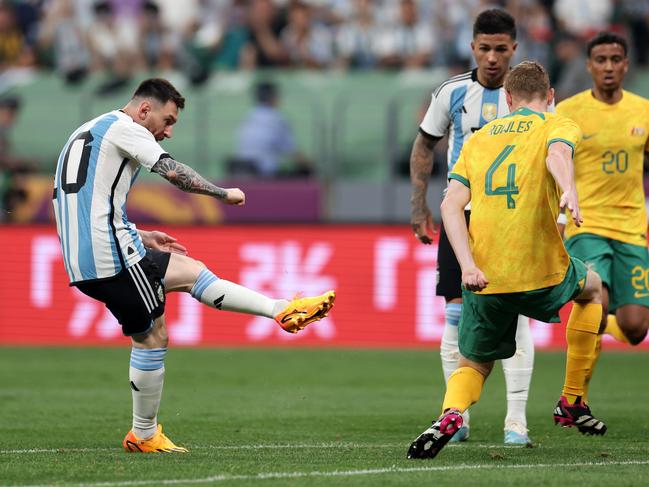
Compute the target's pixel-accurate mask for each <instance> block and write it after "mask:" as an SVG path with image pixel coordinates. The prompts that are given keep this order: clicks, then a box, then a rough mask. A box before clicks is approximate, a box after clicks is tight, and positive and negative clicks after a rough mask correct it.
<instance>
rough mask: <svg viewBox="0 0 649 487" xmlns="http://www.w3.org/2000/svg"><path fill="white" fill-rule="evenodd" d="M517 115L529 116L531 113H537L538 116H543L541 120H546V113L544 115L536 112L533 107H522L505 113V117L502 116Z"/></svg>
mask: <svg viewBox="0 0 649 487" xmlns="http://www.w3.org/2000/svg"><path fill="white" fill-rule="evenodd" d="M516 115H523V116H524V117H529V116H530V115H537V116H538V117H540V118H541V120H545V115H543V114H542V113H541V112H536V111H534V110H532V109H531V108H527V107H520V108H519V109H518V110H514V111H513V112H512V113H510V114H509V115H505V116H504V117H501V118H507V117H514V116H516Z"/></svg>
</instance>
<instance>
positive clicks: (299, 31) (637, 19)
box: [0, 0, 649, 90]
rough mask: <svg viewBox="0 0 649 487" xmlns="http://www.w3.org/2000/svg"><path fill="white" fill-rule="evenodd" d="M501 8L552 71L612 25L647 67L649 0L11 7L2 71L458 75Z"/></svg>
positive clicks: (6, 8)
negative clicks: (483, 15)
mask: <svg viewBox="0 0 649 487" xmlns="http://www.w3.org/2000/svg"><path fill="white" fill-rule="evenodd" d="M494 6H497V7H498V6H499V7H503V8H506V9H508V10H509V11H510V12H511V13H512V14H513V15H514V17H515V18H516V19H517V21H518V31H519V43H520V46H519V49H520V53H519V57H521V58H533V59H537V60H539V61H540V62H542V63H544V64H546V65H550V69H555V70H556V69H560V66H561V65H562V64H566V63H570V62H571V61H572V57H573V56H574V55H575V53H573V50H575V49H576V51H578V52H577V53H576V54H577V55H580V54H581V43H582V42H583V40H584V39H586V38H588V37H589V36H591V35H592V34H594V33H596V32H597V31H599V30H602V29H607V28H610V29H613V30H616V31H618V32H622V33H624V34H626V35H628V36H629V38H630V39H631V45H632V46H634V47H635V48H634V49H633V56H634V61H635V62H637V63H638V64H641V65H647V63H648V60H647V46H648V45H649V1H647V0H503V1H496V2H494V1H484V0H182V1H180V0H1V1H0V70H2V71H3V72H4V71H6V70H10V69H12V68H14V69H16V68H33V67H37V68H43V69H55V70H56V71H58V72H59V73H60V74H61V76H63V77H64V78H65V79H66V80H67V81H69V82H71V83H74V82H79V81H81V80H83V79H84V78H85V77H86V75H88V74H89V73H93V72H97V71H102V72H108V73H110V74H111V75H112V77H113V78H112V84H109V85H107V86H106V87H105V88H106V89H107V90H109V89H110V88H112V87H115V86H119V85H120V83H121V82H123V81H124V80H127V79H128V78H129V77H131V76H132V75H133V74H134V73H139V72H142V71H147V70H148V71H155V72H161V71H165V70H171V69H173V70H180V71H182V72H184V73H185V74H186V75H187V76H188V77H189V78H190V80H191V81H193V82H195V83H200V82H202V81H204V80H206V79H207V78H208V77H209V76H210V74H211V73H212V72H213V71H214V70H217V69H228V70H237V69H258V68H287V69H290V68H311V69H332V68H333V69H354V70H365V69H404V68H427V67H435V66H444V67H449V68H451V69H452V70H456V69H458V70H459V69H465V68H466V67H468V66H470V64H471V52H470V48H469V44H470V40H471V34H472V33H471V28H472V19H473V18H474V17H475V15H476V14H477V13H478V12H480V11H481V10H483V9H485V8H490V7H494ZM555 59H557V60H558V63H557V65H558V66H556V67H555V66H552V64H551V63H550V62H551V61H552V62H554V60H555Z"/></svg>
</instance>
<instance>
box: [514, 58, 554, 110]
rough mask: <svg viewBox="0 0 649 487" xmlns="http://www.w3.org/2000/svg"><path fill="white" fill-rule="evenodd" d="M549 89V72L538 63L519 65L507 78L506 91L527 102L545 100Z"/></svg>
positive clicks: (531, 62) (527, 62) (528, 62)
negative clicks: (537, 99)
mask: <svg viewBox="0 0 649 487" xmlns="http://www.w3.org/2000/svg"><path fill="white" fill-rule="evenodd" d="M549 89H550V78H549V77H548V72H547V71H546V70H545V68H544V67H543V66H541V65H540V64H539V63H537V62H536V61H523V62H522V63H520V64H517V65H516V66H514V67H513V68H512V69H511V70H510V71H509V73H507V77H506V78H505V91H507V92H509V93H510V94H511V95H512V96H514V97H516V98H521V99H523V100H526V101H530V100H532V99H534V98H545V97H546V96H547V94H548V90H549Z"/></svg>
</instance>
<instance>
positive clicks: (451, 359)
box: [439, 303, 469, 426]
mask: <svg viewBox="0 0 649 487" xmlns="http://www.w3.org/2000/svg"><path fill="white" fill-rule="evenodd" d="M461 314H462V304H461V303H447V304H446V308H445V312H444V316H445V323H444V332H443V333H442V343H441V344H440V347H439V355H440V357H441V358H442V371H443V372H444V381H445V382H446V383H447V384H448V378H449V377H450V376H451V374H452V373H453V372H455V370H456V369H457V365H458V363H459V361H460V349H459V347H458V330H457V327H458V325H459V324H460V315H461ZM462 418H463V419H464V425H465V426H469V410H468V409H467V410H466V411H464V413H462Z"/></svg>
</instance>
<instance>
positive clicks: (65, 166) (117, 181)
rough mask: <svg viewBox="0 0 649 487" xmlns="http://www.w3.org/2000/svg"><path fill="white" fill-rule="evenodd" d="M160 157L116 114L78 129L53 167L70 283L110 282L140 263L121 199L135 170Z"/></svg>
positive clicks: (150, 139)
mask: <svg viewBox="0 0 649 487" xmlns="http://www.w3.org/2000/svg"><path fill="white" fill-rule="evenodd" d="M163 154H165V151H164V150H163V149H162V147H160V144H158V142H156V140H155V138H154V136H153V134H151V132H149V131H148V130H147V129H146V128H144V127H143V126H141V125H138V124H137V123H135V122H134V121H133V119H131V117H130V116H128V115H127V114H125V113H124V112H122V111H120V110H114V111H112V112H109V113H105V114H103V115H101V116H99V117H97V118H95V119H94V120H91V121H89V122H87V123H85V124H83V125H82V126H81V127H79V128H78V129H77V130H75V132H74V133H73V134H72V135H71V136H70V138H69V139H68V141H67V142H66V144H65V146H64V147H63V150H62V151H61V154H60V156H59V160H58V163H57V166H56V176H55V180H54V195H53V196H54V200H53V204H54V216H55V218H56V228H57V231H58V234H59V240H60V242H61V248H62V250H63V262H64V264H65V269H66V271H67V273H68V276H69V277H70V282H71V283H73V284H74V283H78V282H82V281H89V280H95V279H105V278H108V277H113V276H115V275H116V274H118V273H119V272H120V271H122V270H123V269H125V268H128V267H131V266H132V265H134V264H136V263H137V262H139V261H140V259H142V257H144V254H145V249H144V245H143V244H142V239H141V238H140V235H139V234H138V232H137V229H136V227H135V225H134V224H133V223H131V222H129V221H128V218H127V217H126V197H127V196H128V193H129V191H130V189H131V186H132V185H133V183H134V181H135V178H136V177H137V175H138V173H139V171H140V166H144V167H145V168H147V169H148V170H151V168H152V167H153V165H154V164H155V163H156V162H157V161H158V160H159V159H160V157H161V156H162V155H163Z"/></svg>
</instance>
